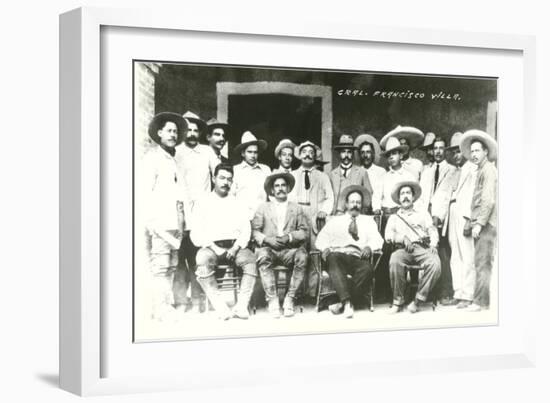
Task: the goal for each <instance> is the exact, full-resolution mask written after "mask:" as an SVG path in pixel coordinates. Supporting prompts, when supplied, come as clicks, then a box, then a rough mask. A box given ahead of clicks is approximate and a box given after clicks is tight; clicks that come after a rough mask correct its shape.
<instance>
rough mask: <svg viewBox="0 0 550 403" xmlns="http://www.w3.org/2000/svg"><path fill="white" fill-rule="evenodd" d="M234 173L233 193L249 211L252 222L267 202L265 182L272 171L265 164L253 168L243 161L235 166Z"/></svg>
mask: <svg viewBox="0 0 550 403" xmlns="http://www.w3.org/2000/svg"><path fill="white" fill-rule="evenodd" d="M233 171H234V176H233V186H232V193H233V194H234V195H235V197H236V198H237V200H238V201H239V202H240V203H243V206H245V207H246V208H247V209H248V215H249V219H250V220H252V218H253V217H254V213H255V212H256V209H257V208H258V206H259V205H260V204H261V203H262V202H264V201H266V200H267V195H266V193H265V190H264V182H265V178H267V177H268V176H269V174H270V173H271V170H270V169H269V167H268V166H267V165H264V164H259V163H257V164H256V165H254V166H252V165H249V164H247V163H246V162H245V161H242V162H241V163H240V164H238V165H235V167H234V168H233Z"/></svg>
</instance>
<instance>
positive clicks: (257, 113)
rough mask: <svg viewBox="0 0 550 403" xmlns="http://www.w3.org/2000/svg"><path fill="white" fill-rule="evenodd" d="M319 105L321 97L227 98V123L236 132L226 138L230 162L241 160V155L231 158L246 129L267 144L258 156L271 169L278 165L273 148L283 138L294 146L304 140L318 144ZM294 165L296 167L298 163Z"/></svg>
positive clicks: (250, 96) (259, 95)
mask: <svg viewBox="0 0 550 403" xmlns="http://www.w3.org/2000/svg"><path fill="white" fill-rule="evenodd" d="M321 103H322V99H321V98H320V97H307V96H295V95H286V94H253V95H230V96H229V101H228V104H229V109H228V115H229V116H228V121H229V124H230V125H231V126H232V127H233V128H234V129H235V130H234V133H233V134H232V135H231V137H230V138H229V139H228V141H229V146H230V150H229V153H230V158H231V160H232V162H234V163H238V162H240V161H241V157H240V155H233V153H232V149H233V147H235V146H236V145H237V144H239V143H240V142H241V135H242V133H244V132H245V131H246V130H249V131H251V132H252V133H254V135H255V136H256V137H257V138H259V139H264V140H266V141H267V143H268V147H267V150H266V152H265V153H264V154H263V155H260V162H261V163H263V164H266V165H268V166H269V167H270V168H272V169H273V168H277V167H278V165H279V161H278V160H277V159H276V158H275V156H274V154H273V153H274V151H275V147H276V146H277V144H278V143H279V141H280V140H282V139H284V138H289V139H291V140H292V141H293V142H294V143H295V144H296V145H298V144H300V143H301V142H303V141H305V140H311V141H313V142H314V143H315V144H318V145H321V120H322V116H321V113H322V108H321ZM294 163H295V164H296V166H297V165H299V164H298V163H297V161H294ZM296 166H295V167H296Z"/></svg>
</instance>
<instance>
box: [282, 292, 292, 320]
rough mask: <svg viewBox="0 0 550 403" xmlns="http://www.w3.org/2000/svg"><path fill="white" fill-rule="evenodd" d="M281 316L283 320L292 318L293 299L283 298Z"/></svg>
mask: <svg viewBox="0 0 550 403" xmlns="http://www.w3.org/2000/svg"><path fill="white" fill-rule="evenodd" d="M283 316H284V317H285V318H291V317H293V316H294V299H293V298H289V297H285V301H284V302H283Z"/></svg>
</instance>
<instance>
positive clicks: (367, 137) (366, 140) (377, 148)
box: [354, 134, 382, 164]
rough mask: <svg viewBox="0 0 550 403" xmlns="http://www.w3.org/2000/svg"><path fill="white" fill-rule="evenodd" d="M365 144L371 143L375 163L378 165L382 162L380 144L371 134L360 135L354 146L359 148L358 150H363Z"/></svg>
mask: <svg viewBox="0 0 550 403" xmlns="http://www.w3.org/2000/svg"><path fill="white" fill-rule="evenodd" d="M365 143H369V144H371V145H372V147H373V149H374V163H375V164H378V162H380V156H381V155H382V149H381V148H380V144H378V141H377V140H376V139H375V138H374V137H373V136H371V135H370V134H360V135H359V136H357V138H356V139H355V142H354V145H355V146H356V147H357V149H358V150H361V146H362V145H363V144H365Z"/></svg>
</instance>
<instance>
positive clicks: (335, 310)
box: [328, 302, 342, 315]
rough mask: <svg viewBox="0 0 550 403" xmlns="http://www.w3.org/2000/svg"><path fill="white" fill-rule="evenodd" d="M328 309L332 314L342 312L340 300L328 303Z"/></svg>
mask: <svg viewBox="0 0 550 403" xmlns="http://www.w3.org/2000/svg"><path fill="white" fill-rule="evenodd" d="M328 310H329V311H330V312H331V313H332V314H333V315H340V314H341V313H342V303H341V302H337V303H335V304H330V305H329V306H328Z"/></svg>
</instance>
